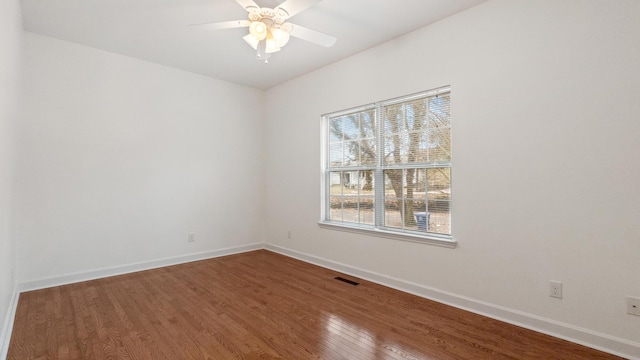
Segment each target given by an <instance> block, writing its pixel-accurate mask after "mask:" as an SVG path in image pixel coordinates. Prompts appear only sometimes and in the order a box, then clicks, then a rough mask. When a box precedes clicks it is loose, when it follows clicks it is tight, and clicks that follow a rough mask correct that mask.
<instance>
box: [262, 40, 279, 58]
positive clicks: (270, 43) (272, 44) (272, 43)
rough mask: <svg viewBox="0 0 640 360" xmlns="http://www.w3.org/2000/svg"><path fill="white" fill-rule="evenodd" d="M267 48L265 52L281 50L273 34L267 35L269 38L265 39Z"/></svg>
mask: <svg viewBox="0 0 640 360" xmlns="http://www.w3.org/2000/svg"><path fill="white" fill-rule="evenodd" d="M265 43H266V44H265V49H264V52H266V53H267V54H271V53H274V52H278V51H280V46H278V43H277V42H276V40H275V39H274V38H273V37H272V36H267V40H265Z"/></svg>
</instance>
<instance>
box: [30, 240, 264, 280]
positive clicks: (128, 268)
mask: <svg viewBox="0 0 640 360" xmlns="http://www.w3.org/2000/svg"><path fill="white" fill-rule="evenodd" d="M260 249H264V243H253V244H249V245H241V246H234V247H229V248H224V249H218V250H211V251H205V252H200V253H193V254H187V255H179V256H173V257H168V258H164V259H157V260H151V261H144V262H140V263H135V264H127V265H121V266H113V267H108V268H103V269H97V270H91V271H85V272H79V273H73V274H65V275H60V276H54V277H50V278H45V279H40V280H34V281H26V282H21V283H18V292H25V291H32V290H38V289H44V288H48V287H53V286H60V285H66V284H72V283H76V282H80V281H88V280H95V279H100V278H104V277H109V276H116V275H123V274H128V273H132V272H136V271H143V270H151V269H156V268H160V267H164V266H171V265H178V264H184V263H189V262H192V261H198V260H206V259H211V258H216V257H220V256H226V255H233V254H240V253H243V252H247V251H254V250H260Z"/></svg>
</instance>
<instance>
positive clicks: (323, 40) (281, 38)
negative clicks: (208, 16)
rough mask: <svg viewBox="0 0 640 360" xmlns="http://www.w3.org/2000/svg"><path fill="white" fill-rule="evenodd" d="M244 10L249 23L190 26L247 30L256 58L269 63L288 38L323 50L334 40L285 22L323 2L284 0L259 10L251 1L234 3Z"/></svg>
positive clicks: (198, 28)
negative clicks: (273, 6) (271, 6)
mask: <svg viewBox="0 0 640 360" xmlns="http://www.w3.org/2000/svg"><path fill="white" fill-rule="evenodd" d="M235 1H236V2H237V3H238V4H240V6H242V7H243V8H245V10H247V12H248V13H249V14H248V18H249V20H232V21H222V22H214V23H206V24H194V25H189V27H191V28H193V29H197V30H221V29H232V28H242V27H248V28H249V34H247V35H246V36H244V37H243V39H244V40H245V41H246V42H247V44H249V46H251V47H252V48H253V49H254V50H256V58H257V59H258V60H264V62H265V63H267V62H268V60H269V58H270V57H271V54H272V53H274V52H277V51H280V49H281V48H282V47H283V46H285V45H286V44H287V42H288V41H289V37H290V36H293V37H296V38H298V39H302V40H306V41H309V42H312V43H314V44H318V45H321V46H324V47H331V46H333V45H334V44H335V43H336V38H335V37H333V36H331V35H327V34H324V33H321V32H318V31H315V30H311V29H309V28H306V27H303V26H300V25H294V24H292V23H289V22H286V21H287V20H288V19H289V18H291V17H293V16H294V15H296V14H298V13H300V12H302V11H303V10H306V9H308V8H310V7H311V6H313V5H315V4H316V3H319V2H320V1H322V0H286V1H285V2H283V3H282V4H280V5H278V6H277V7H276V8H274V9H271V8H261V7H260V6H258V4H256V3H255V2H254V1H253V0H235Z"/></svg>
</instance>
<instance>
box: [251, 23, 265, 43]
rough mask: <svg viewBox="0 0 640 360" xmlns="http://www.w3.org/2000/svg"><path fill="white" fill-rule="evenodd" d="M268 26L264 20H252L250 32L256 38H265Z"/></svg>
mask: <svg viewBox="0 0 640 360" xmlns="http://www.w3.org/2000/svg"><path fill="white" fill-rule="evenodd" d="M267 32H268V28H267V25H266V24H265V23H263V22H262V21H252V22H251V25H249V34H251V36H253V37H254V38H256V40H258V41H260V40H264V39H265V38H266V37H267Z"/></svg>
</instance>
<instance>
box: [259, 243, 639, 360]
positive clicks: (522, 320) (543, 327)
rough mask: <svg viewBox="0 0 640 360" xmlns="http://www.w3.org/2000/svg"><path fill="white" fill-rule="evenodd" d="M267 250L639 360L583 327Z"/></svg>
mask: <svg viewBox="0 0 640 360" xmlns="http://www.w3.org/2000/svg"><path fill="white" fill-rule="evenodd" d="M264 247H265V249H267V250H270V251H273V252H276V253H279V254H282V255H285V256H289V257H292V258H295V259H298V260H302V261H304V262H308V263H311V264H315V265H318V266H322V267H324V268H328V269H332V270H336V271H339V272H341V273H344V274H349V275H352V276H356V277H358V278H361V279H364V280H368V281H371V282H374V283H377V284H380V285H384V286H388V287H390V288H394V289H397V290H400V291H403V292H407V293H410V294H413V295H417V296H420V297H423V298H427V299H430V300H434V301H437V302H440V303H443V304H447V305H450V306H453V307H456V308H460V309H463V310H467V311H470V312H473V313H476V314H480V315H483V316H487V317H490V318H492V319H496V320H500V321H504V322H506V323H509V324H513V325H517V326H520V327H523V328H526V329H530V330H534V331H537V332H541V333H543V334H547V335H551V336H554V337H557V338H560V339H564V340H568V341H571V342H574V343H577V344H580V345H584V346H588V347H590V348H594V349H597V350H601V351H604V352H607V353H610V354H614V355H617V356H622V357H625V358H628V359H634V360H640V343H638V342H634V341H630V340H626V339H622V338H617V337H614V336H610V335H607V334H603V333H599V332H596V331H592V330H589V329H585V328H581V327H578V326H574V325H571V324H566V323H563V322H560V321H555V320H551V319H547V318H543V317H540V316H537V315H533V314H528V313H525V312H522V311H518V310H514V309H510V308H506V307H502V306H498V305H494V304H490V303H486V302H483V301H479V300H475V299H471V298H467V297H464V296H460V295H456V294H452V293H448V292H445V291H441V290H438V289H434V288H431V287H428V286H424V285H420V284H416V283H412V282H409V281H405V280H401V279H397V278H394V277H391V276H388V275H384V274H379V273H375V272H372V271H368V270H364V269H360V268H357V267H354V266H351V265H346V264H342V263H339V262H336V261H332V260H327V259H323V258H320V257H317V256H313V255H309V254H305V253H301V252H298V251H295V250H291V249H287V248H284V247H281V246H277V245H272V244H265V245H264Z"/></svg>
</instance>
